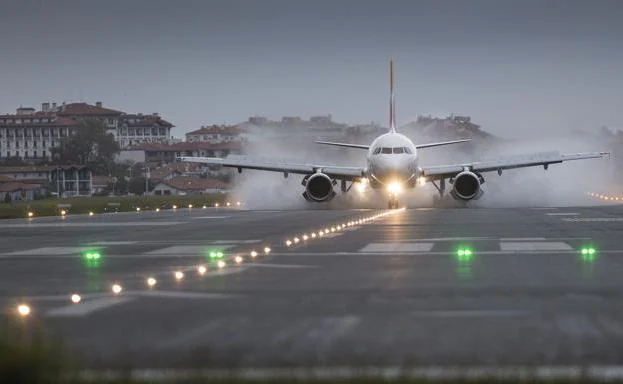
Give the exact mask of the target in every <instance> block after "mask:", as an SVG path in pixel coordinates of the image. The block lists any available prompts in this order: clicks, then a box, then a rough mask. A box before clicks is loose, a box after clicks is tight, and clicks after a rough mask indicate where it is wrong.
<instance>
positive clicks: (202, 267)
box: [197, 265, 208, 276]
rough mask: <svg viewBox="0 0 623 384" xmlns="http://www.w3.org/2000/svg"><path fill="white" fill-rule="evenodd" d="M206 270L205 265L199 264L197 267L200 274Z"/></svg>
mask: <svg viewBox="0 0 623 384" xmlns="http://www.w3.org/2000/svg"><path fill="white" fill-rule="evenodd" d="M206 272H208V268H206V267H205V265H200V266H198V267H197V273H198V274H200V275H202V276H203V275H205V274H206Z"/></svg>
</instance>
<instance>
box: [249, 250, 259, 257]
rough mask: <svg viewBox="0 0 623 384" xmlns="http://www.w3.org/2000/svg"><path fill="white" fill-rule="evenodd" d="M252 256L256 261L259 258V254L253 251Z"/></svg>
mask: <svg viewBox="0 0 623 384" xmlns="http://www.w3.org/2000/svg"><path fill="white" fill-rule="evenodd" d="M250 255H251V257H252V258H254V259H255V258H256V257H257V252H255V251H251V253H250Z"/></svg>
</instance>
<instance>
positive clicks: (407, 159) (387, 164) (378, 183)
mask: <svg viewBox="0 0 623 384" xmlns="http://www.w3.org/2000/svg"><path fill="white" fill-rule="evenodd" d="M366 163H367V167H366V171H367V172H366V173H367V177H368V179H369V182H370V186H371V187H372V188H383V187H385V186H387V185H389V184H391V183H399V184H400V185H401V186H402V188H405V189H407V188H413V187H414V186H415V182H416V180H417V177H418V176H419V168H418V157H417V149H416V146H415V144H413V142H412V141H411V140H410V139H409V138H408V137H407V136H405V135H402V134H400V133H395V132H389V133H386V134H384V135H381V136H379V137H378V138H376V140H374V142H372V144H371V145H370V150H369V151H368V154H367V156H366Z"/></svg>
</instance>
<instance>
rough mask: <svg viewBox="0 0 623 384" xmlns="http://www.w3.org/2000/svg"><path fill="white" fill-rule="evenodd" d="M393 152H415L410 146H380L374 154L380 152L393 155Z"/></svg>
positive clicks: (399, 153) (396, 153)
mask: <svg viewBox="0 0 623 384" xmlns="http://www.w3.org/2000/svg"><path fill="white" fill-rule="evenodd" d="M392 153H393V154H395V155H401V154H412V153H413V152H412V151H411V149H410V148H409V147H394V148H390V147H378V148H376V149H375V150H374V152H373V154H374V155H378V154H384V155H391V154H392Z"/></svg>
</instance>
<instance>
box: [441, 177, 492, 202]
mask: <svg viewBox="0 0 623 384" xmlns="http://www.w3.org/2000/svg"><path fill="white" fill-rule="evenodd" d="M484 182H485V179H484V178H483V177H482V176H481V175H479V174H476V173H474V172H470V171H463V172H461V173H459V174H458V175H456V176H455V177H454V178H453V181H452V183H453V188H452V191H451V192H450V194H451V195H452V197H454V198H455V199H457V200H472V199H477V198H479V197H480V196H481V195H482V189H481V188H480V186H481V185H482V184H483V183H484Z"/></svg>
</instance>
